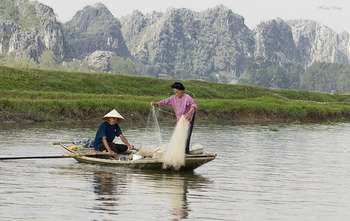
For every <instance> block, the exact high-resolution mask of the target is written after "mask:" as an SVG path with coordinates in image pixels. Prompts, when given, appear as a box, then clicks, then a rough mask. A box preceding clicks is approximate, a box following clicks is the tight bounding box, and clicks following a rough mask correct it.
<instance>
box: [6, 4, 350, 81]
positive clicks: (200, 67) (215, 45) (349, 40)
mask: <svg viewBox="0 0 350 221" xmlns="http://www.w3.org/2000/svg"><path fill="white" fill-rule="evenodd" d="M45 50H51V51H52V52H53V53H54V56H55V58H56V59H57V60H58V61H62V60H66V61H70V60H72V59H75V60H76V61H77V60H80V61H83V60H84V59H85V61H87V62H88V63H89V64H90V65H91V66H93V67H96V68H97V69H98V70H102V71H108V67H109V62H110V60H111V56H112V55H116V56H120V57H124V58H125V57H132V58H133V60H134V61H136V62H137V63H142V64H144V66H142V65H141V66H140V67H142V68H143V67H145V68H144V69H145V70H146V71H145V72H147V68H151V69H153V70H154V69H157V71H154V72H156V74H158V73H168V74H171V75H173V76H174V77H179V78H183V77H184V78H188V77H191V78H201V79H206V80H207V79H209V78H210V76H214V77H215V76H219V75H220V76H221V75H224V76H225V77H227V78H228V80H232V79H237V78H238V77H239V75H240V73H242V71H243V70H244V68H246V62H247V60H249V59H251V58H258V57H263V58H264V59H265V60H267V61H270V62H273V63H275V64H284V63H289V62H293V63H299V64H302V65H303V66H304V67H308V66H310V65H311V64H313V63H314V62H329V63H345V64H347V63H350V34H349V33H340V34H339V33H336V32H334V31H333V30H332V29H330V28H328V27H326V26H324V25H320V24H318V23H316V22H313V21H308V20H292V21H284V20H282V19H273V20H270V21H266V22H262V23H260V24H259V25H258V26H257V27H256V28H255V29H254V30H250V29H249V28H248V27H247V26H246V25H245V24H244V18H243V17H242V16H240V15H237V14H235V13H233V12H232V10H230V9H228V8H226V7H224V6H218V7H215V8H211V9H208V10H205V11H202V12H194V11H191V10H189V9H183V8H182V9H168V10H167V11H166V12H165V13H160V12H153V13H150V14H143V13H141V12H139V11H134V12H133V13H132V14H131V15H129V16H125V17H122V18H121V19H120V21H119V20H118V19H117V18H115V17H114V16H113V15H112V13H111V12H110V11H109V10H108V9H107V8H106V7H105V6H104V5H103V4H101V3H98V4H95V5H93V6H87V7H85V8H83V9H82V10H80V11H78V12H77V13H76V15H75V16H74V17H73V18H72V20H71V21H69V22H67V23H65V24H64V25H61V24H60V23H59V22H57V20H56V17H55V14H54V12H53V10H52V9H51V8H50V7H48V6H45V5H43V4H40V3H38V2H32V1H28V0H1V1H0V54H1V55H6V54H9V53H14V54H15V55H16V56H18V57H23V56H25V57H29V58H33V59H34V60H36V61H38V58H39V56H40V55H41V54H42V53H43V51H45ZM252 60H253V59H252Z"/></svg>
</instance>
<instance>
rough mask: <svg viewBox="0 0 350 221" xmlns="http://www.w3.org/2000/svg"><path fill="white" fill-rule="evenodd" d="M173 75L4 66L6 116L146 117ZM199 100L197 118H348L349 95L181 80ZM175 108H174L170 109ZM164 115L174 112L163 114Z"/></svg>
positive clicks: (0, 81) (1, 103) (1, 87)
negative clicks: (112, 113)
mask: <svg viewBox="0 0 350 221" xmlns="http://www.w3.org/2000/svg"><path fill="white" fill-rule="evenodd" d="M173 82H174V80H164V79H156V78H151V77H138V76H127V75H114V74H92V73H70V72H60V71H44V70H21V69H14V68H8V67H0V95H1V96H0V119H1V120H2V121H13V120H14V121H20V120H22V119H26V120H33V121H66V120H72V121H76V120H82V121H85V120H91V119H100V118H101V116H102V115H103V114H105V113H106V112H107V111H109V110H110V109H112V108H116V109H118V111H120V112H121V113H122V114H123V115H125V116H126V117H127V118H128V119H133V120H136V121H142V120H144V119H146V117H147V115H148V112H149V109H150V105H149V103H150V101H152V100H154V101H158V100H161V99H164V98H166V97H168V96H169V95H172V90H171V88H170V85H171V84H172V83H173ZM182 82H183V83H184V85H185V87H186V92H187V93H188V94H190V95H191V96H192V97H193V98H194V99H195V101H196V103H197V105H198V115H197V116H198V119H199V120H210V121H220V122H235V121H237V122H240V121H247V122H261V121H270V120H271V121H289V122H310V121H311V122H320V121H329V120H338V119H342V120H349V119H350V96H349V95H340V94H336V95H331V94H323V93H313V92H308V91H297V90H270V89H266V88H262V87H255V86H248V85H225V84H216V83H210V82H203V81H182ZM167 110H168V111H171V108H168V109H167ZM160 117H161V118H162V119H165V118H169V117H171V116H169V115H166V114H162V115H161V116H160Z"/></svg>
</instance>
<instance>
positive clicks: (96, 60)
mask: <svg viewBox="0 0 350 221" xmlns="http://www.w3.org/2000/svg"><path fill="white" fill-rule="evenodd" d="M113 55H114V53H113V52H110V51H95V52H93V53H92V54H90V55H89V56H87V57H86V58H85V61H86V62H87V64H88V65H89V66H90V67H94V68H95V69H96V70H98V71H103V72H107V71H109V69H110V68H109V65H110V60H111V58H112V57H113Z"/></svg>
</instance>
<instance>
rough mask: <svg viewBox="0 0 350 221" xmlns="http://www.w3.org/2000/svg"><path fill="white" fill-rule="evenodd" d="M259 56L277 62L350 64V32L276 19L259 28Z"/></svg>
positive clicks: (305, 21)
mask: <svg viewBox="0 0 350 221" xmlns="http://www.w3.org/2000/svg"><path fill="white" fill-rule="evenodd" d="M254 31H255V41H256V49H255V52H254V54H255V56H260V57H264V58H266V59H267V60H270V61H272V62H275V63H280V64H281V63H287V62H296V63H301V64H303V65H304V66H305V67H307V66H310V65H311V64H313V63H314V62H329V63H349V61H350V42H349V39H350V34H349V33H340V34H338V33H336V32H335V31H333V30H332V29H330V28H329V27H327V26H325V25H321V24H318V23H316V22H314V21H309V20H291V21H283V20H282V19H274V20H270V21H267V22H263V23H261V24H259V25H258V26H257V27H256V28H255V30H254Z"/></svg>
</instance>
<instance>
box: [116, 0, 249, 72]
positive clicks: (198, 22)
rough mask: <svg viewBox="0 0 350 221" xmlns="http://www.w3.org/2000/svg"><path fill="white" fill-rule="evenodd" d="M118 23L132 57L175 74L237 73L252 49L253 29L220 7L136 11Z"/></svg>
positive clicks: (226, 9)
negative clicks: (153, 11)
mask: <svg viewBox="0 0 350 221" xmlns="http://www.w3.org/2000/svg"><path fill="white" fill-rule="evenodd" d="M121 22H122V27H123V29H122V31H123V35H124V37H125V39H126V40H127V45H128V46H129V49H130V52H131V54H132V56H134V57H135V58H136V59H137V60H139V61H141V62H142V63H144V64H152V65H160V66H161V67H163V68H165V69H166V70H165V71H169V72H173V73H175V76H176V74H177V73H179V74H181V73H185V74H186V73H187V74H188V73H192V74H194V75H200V76H207V75H208V74H210V73H212V72H222V73H228V74H230V75H236V74H238V73H239V72H240V71H241V69H242V68H243V65H244V61H245V59H246V58H247V57H249V56H251V55H252V53H253V47H254V38H253V34H252V32H251V31H250V30H249V29H248V27H247V26H246V25H245V24H244V19H243V17H241V16H239V15H237V14H234V13H233V12H232V11H231V10H230V9H228V8H226V7H223V6H219V7H216V8H213V9H209V10H206V11H203V12H200V13H197V12H193V11H191V10H188V9H169V10H168V11H167V12H166V13H165V14H161V13H153V14H148V15H143V14H142V13H140V12H134V13H133V14H132V15H131V16H129V17H124V18H123V19H121Z"/></svg>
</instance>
